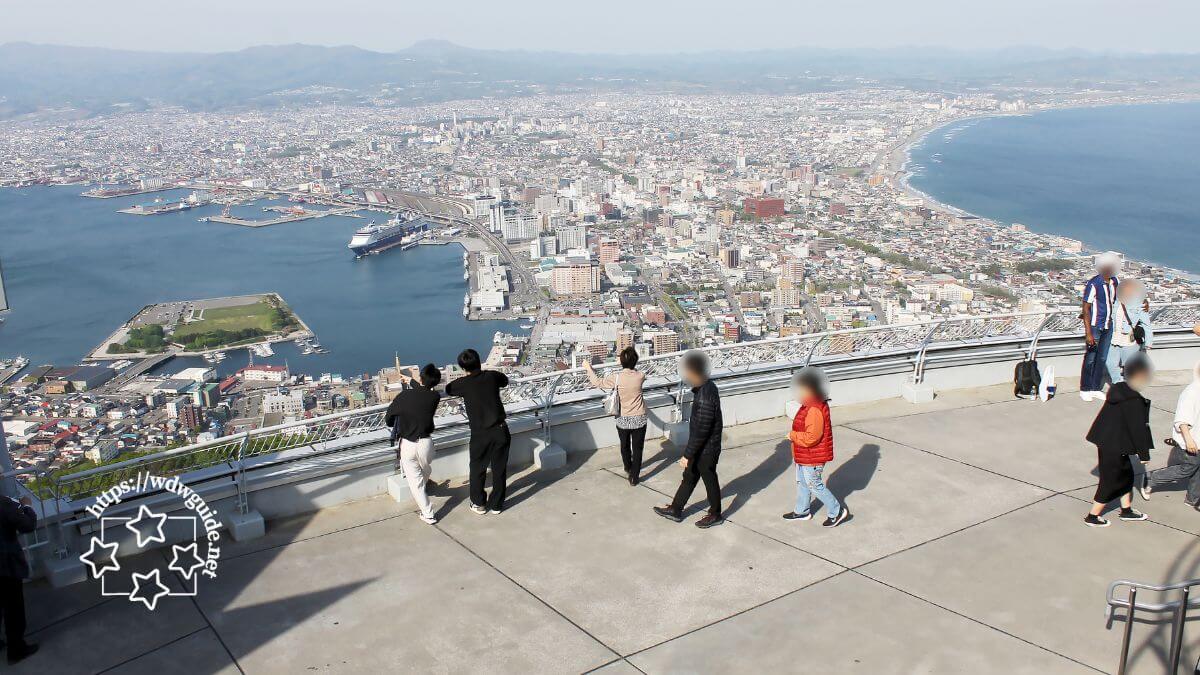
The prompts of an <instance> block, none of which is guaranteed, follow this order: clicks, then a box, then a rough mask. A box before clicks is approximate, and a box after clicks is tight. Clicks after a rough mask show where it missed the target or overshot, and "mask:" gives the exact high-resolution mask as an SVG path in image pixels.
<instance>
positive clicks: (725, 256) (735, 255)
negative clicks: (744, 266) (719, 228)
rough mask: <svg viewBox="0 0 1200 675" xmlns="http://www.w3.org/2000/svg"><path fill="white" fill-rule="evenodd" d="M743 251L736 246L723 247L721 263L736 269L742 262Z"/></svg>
mask: <svg viewBox="0 0 1200 675" xmlns="http://www.w3.org/2000/svg"><path fill="white" fill-rule="evenodd" d="M741 258H742V256H741V251H740V250H739V249H737V248H734V247H728V248H722V249H721V264H722V265H723V266H725V267H726V268H728V269H734V268H736V267H737V266H738V265H739V264H741Z"/></svg>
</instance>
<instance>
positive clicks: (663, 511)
mask: <svg viewBox="0 0 1200 675" xmlns="http://www.w3.org/2000/svg"><path fill="white" fill-rule="evenodd" d="M654 512H655V513H657V514H658V515H660V516H662V517H663V518H666V519H667V520H670V521H671V522H675V523H681V522H683V514H681V513H679V511H677V510H675V509H673V508H671V507H670V506H656V507H654Z"/></svg>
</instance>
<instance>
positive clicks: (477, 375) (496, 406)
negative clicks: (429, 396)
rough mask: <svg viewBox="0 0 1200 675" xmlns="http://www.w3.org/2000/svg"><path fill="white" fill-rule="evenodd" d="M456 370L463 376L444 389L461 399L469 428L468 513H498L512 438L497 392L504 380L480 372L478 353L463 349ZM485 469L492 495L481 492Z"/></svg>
mask: <svg viewBox="0 0 1200 675" xmlns="http://www.w3.org/2000/svg"><path fill="white" fill-rule="evenodd" d="M458 366H459V367H460V368H462V369H463V370H465V371H466V372H467V374H466V375H463V376H462V377H460V378H458V379H457V380H454V381H453V382H451V383H449V384H447V385H446V394H448V395H450V396H461V397H462V399H463V406H464V407H465V408H466V409H467V424H468V426H470V427H471V446H470V448H471V456H470V465H471V467H470V472H471V476H470V481H471V510H472V511H474V512H475V513H479V514H484V513H500V512H501V511H502V510H504V494H505V490H506V486H505V481H507V480H508V448H509V445H510V444H511V442H512V436H511V435H510V434H509V432H508V423H507V422H506V421H505V413H504V402H503V401H501V400H500V390H501V389H503V388H504V387H507V386H508V376H507V375H505V374H504V373H500V372H496V371H494V370H482V369H481V365H480V362H479V352H477V351H475V350H474V349H464V350H463V352H462V353H461V354H459V355H458ZM488 467H491V469H492V493H491V494H490V495H489V494H487V493H486V492H485V491H484V489H483V483H484V479H486V478H487V470H488Z"/></svg>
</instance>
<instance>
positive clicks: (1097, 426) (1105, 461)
mask: <svg viewBox="0 0 1200 675" xmlns="http://www.w3.org/2000/svg"><path fill="white" fill-rule="evenodd" d="M1152 374H1153V373H1152V368H1151V365H1150V361H1149V360H1148V359H1146V358H1144V357H1142V356H1135V357H1133V358H1132V359H1130V360H1129V361H1127V362H1126V363H1125V369H1124V376H1125V381H1124V382H1117V383H1116V384H1113V385H1112V386H1111V387H1109V388H1108V396H1106V397H1105V399H1104V405H1103V406H1101V408H1100V413H1099V414H1098V415H1096V420H1095V421H1094V422H1092V427H1091V429H1090V430H1089V431H1088V434H1087V440H1088V442H1090V443H1093V444H1095V446H1096V451H1097V462H1096V464H1097V468H1098V469H1099V472H1100V484H1099V485H1098V486H1096V496H1095V497H1094V498H1093V501H1092V509H1091V511H1090V512H1089V513H1088V514H1087V516H1086V517H1085V518H1084V519H1083V522H1084V523H1085V524H1086V525H1087V526H1088V527H1108V524H1109V523H1108V521H1107V520H1105V519H1104V518H1103V517H1101V515H1100V514H1102V513H1103V512H1104V507H1105V506H1107V505H1108V504H1109V503H1110V502H1112V501H1113V500H1116V499H1119V500H1121V511H1120V513H1119V514H1118V515H1117V517H1118V518H1120V519H1121V520H1146V514H1144V513H1140V512H1138V511H1136V510H1134V508H1133V478H1134V476H1133V466H1131V465H1130V457H1131V456H1133V455H1137V456H1138V458H1139V459H1140V460H1141V461H1142V462H1148V461H1150V451H1151V450H1153V449H1154V437H1153V434H1151V432H1150V400H1149V399H1147V398H1146V397H1145V396H1142V394H1141V392H1142V390H1144V389H1145V388H1146V387H1147V386H1149V384H1150V380H1151V378H1152Z"/></svg>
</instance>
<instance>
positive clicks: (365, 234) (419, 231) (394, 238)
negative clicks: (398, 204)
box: [348, 213, 428, 258]
mask: <svg viewBox="0 0 1200 675" xmlns="http://www.w3.org/2000/svg"><path fill="white" fill-rule="evenodd" d="M427 227H428V225H427V224H426V223H425V222H424V221H422V220H419V219H417V218H414V217H412V216H411V215H409V214H404V215H401V214H399V213H397V214H396V215H395V217H393V218H392V219H391V220H389V221H388V222H386V223H384V224H382V225H376V224H375V223H368V224H367V225H364V226H362V227H360V228H359V229H358V231H356V232H355V233H354V236H353V237H351V238H350V243H349V244H348V247H349V248H350V250H351V251H354V255H356V256H358V257H360V258H361V257H362V256H365V255H370V254H372V253H378V252H380V251H386V250H387V249H389V248H392V247H394V246H400V247H402V248H412V247H413V246H416V245H417V242H419V241H420V240H421V239H423V238H424V236H425V229H426V228H427Z"/></svg>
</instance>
